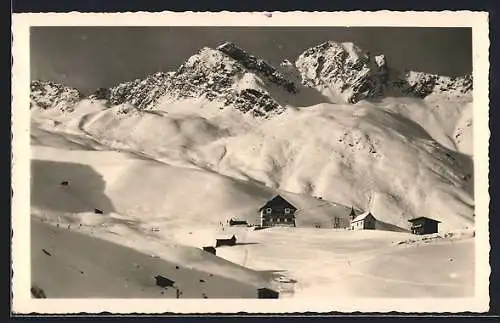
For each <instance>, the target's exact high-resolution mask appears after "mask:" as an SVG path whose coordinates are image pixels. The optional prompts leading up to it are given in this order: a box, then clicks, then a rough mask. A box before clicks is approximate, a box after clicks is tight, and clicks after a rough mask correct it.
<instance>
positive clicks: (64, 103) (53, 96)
mask: <svg viewBox="0 0 500 323" xmlns="http://www.w3.org/2000/svg"><path fill="white" fill-rule="evenodd" d="M30 89H31V91H30V108H33V107H35V106H38V107H40V108H42V109H54V108H55V109H59V110H61V111H72V109H73V107H74V106H75V104H76V103H78V101H80V100H81V99H82V97H83V96H82V94H81V93H80V92H79V91H78V90H77V89H75V88H71V87H68V86H65V85H62V84H58V83H55V82H51V81H40V80H35V81H32V82H31V84H30Z"/></svg>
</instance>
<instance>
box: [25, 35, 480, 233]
mask: <svg viewBox="0 0 500 323" xmlns="http://www.w3.org/2000/svg"><path fill="white" fill-rule="evenodd" d="M471 89H472V79H471V78H470V77H468V76H465V77H455V78H452V77H443V76H436V75H430V74H426V73H420V72H408V73H401V72H399V71H395V70H393V69H391V68H390V66H389V62H387V61H386V59H385V58H384V56H383V55H377V56H371V55H370V54H368V53H366V52H364V51H363V50H361V49H360V48H358V47H357V46H355V45H354V44H352V43H335V42H327V43H324V44H321V45H319V46H316V47H313V48H310V49H308V50H306V51H305V52H304V53H303V54H301V55H300V56H299V57H298V58H297V60H296V61H295V65H294V64H292V63H291V61H290V60H285V61H283V62H282V64H280V66H278V67H273V66H271V65H270V64H269V63H267V62H266V61H264V60H263V59H260V58H257V57H255V56H252V55H251V54H249V53H247V52H246V51H244V50H243V49H241V48H238V47H237V46H236V45H235V44H233V43H224V44H222V45H221V46H219V47H217V48H215V49H212V48H203V49H201V50H200V51H199V52H198V53H196V54H195V55H193V56H191V57H190V58H188V59H187V61H186V62H185V63H184V64H183V65H182V66H180V67H179V69H178V70H176V71H174V72H169V73H163V72H162V73H156V74H153V75H150V76H148V77H146V78H144V79H142V80H135V81H132V82H127V83H122V84H119V85H117V86H116V87H113V88H111V89H100V90H98V91H96V93H94V94H93V95H91V96H90V97H89V98H87V99H85V100H82V101H80V102H79V103H78V104H76V105H75V106H73V108H72V109H73V110H74V111H73V112H71V113H68V112H64V111H63V112H61V113H60V114H59V115H55V114H54V113H51V114H48V113H46V108H44V106H45V105H44V106H41V108H40V109H32V111H33V112H32V115H33V119H34V121H35V122H36V123H38V124H39V125H41V126H43V127H45V129H46V130H47V129H48V130H50V131H55V130H57V131H62V132H68V131H72V132H73V133H75V132H77V131H80V132H82V133H83V134H85V136H90V137H91V138H92V139H93V140H95V141H97V142H100V143H101V144H104V145H107V146H109V147H111V148H113V149H127V150H129V151H134V152H139V153H141V154H145V155H148V156H150V157H152V158H154V159H158V160H161V161H162V162H165V163H168V164H170V165H171V166H176V167H189V168H195V169H197V170H201V171H205V172H210V173H216V174H219V175H223V176H227V177H229V178H233V179H237V180H239V181H241V180H243V181H248V182H254V183H259V185H261V184H265V185H266V186H268V187H272V188H274V189H279V190H282V191H288V192H291V193H296V194H302V195H305V196H308V195H309V196H311V195H314V196H322V197H323V198H324V199H325V200H328V201H332V202H336V203H339V204H342V205H345V206H350V205H353V206H355V207H356V208H358V209H362V210H367V209H370V210H371V211H372V213H373V214H374V215H375V216H376V217H377V218H379V219H380V220H382V221H385V222H387V223H390V224H393V225H396V226H400V227H406V226H407V220H408V219H409V218H411V217H415V216H420V215H427V216H430V217H433V218H437V219H438V220H441V221H443V227H445V228H456V227H464V226H469V225H471V224H473V222H474V216H473V214H474V200H473V192H472V187H473V172H472V161H471V158H470V155H471V154H472V147H471V143H472V140H471V131H470V129H471V126H472V119H471V116H472V114H471V111H472V110H471V109H472V93H471V92H472V91H471ZM32 95H34V97H32V104H33V105H34V106H36V105H37V102H46V101H48V102H60V101H58V98H57V96H56V97H54V96H47V97H45V96H44V94H43V93H40V92H34V94H32ZM35 98H36V100H35ZM103 103H105V104H103ZM47 119H51V120H55V121H58V122H57V123H56V124H57V126H56V127H55V128H54V127H52V128H50V127H51V126H50V123H46V122H45V121H46V120H47ZM201 178H202V177H200V180H201ZM237 187H240V185H239V186H238V185H237ZM191 189H192V190H193V191H196V190H197V187H196V186H195V185H193V186H192V187H191ZM256 190H257V189H256ZM256 190H255V191H256ZM259 194H261V193H259ZM176 211H178V212H181V213H182V212H183V210H182V209H177V210H176Z"/></svg>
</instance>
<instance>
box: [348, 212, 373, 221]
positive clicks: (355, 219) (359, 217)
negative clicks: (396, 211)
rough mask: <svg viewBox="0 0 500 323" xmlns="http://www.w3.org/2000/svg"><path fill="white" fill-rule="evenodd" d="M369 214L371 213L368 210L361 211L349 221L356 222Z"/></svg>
mask: <svg viewBox="0 0 500 323" xmlns="http://www.w3.org/2000/svg"><path fill="white" fill-rule="evenodd" d="M370 214H371V213H370V211H367V212H364V213H361V214H360V215H358V216H357V217H355V218H354V219H353V220H352V221H351V222H358V221H361V220H364V219H365V218H366V217H367V216H368V215H370Z"/></svg>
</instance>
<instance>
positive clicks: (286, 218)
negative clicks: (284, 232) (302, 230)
mask: <svg viewBox="0 0 500 323" xmlns="http://www.w3.org/2000/svg"><path fill="white" fill-rule="evenodd" d="M260 219H261V221H260V225H261V226H263V227H265V226H292V227H294V226H295V215H294V212H293V210H290V213H285V211H284V210H280V209H272V210H271V212H270V213H267V212H266V209H263V210H261V211H260Z"/></svg>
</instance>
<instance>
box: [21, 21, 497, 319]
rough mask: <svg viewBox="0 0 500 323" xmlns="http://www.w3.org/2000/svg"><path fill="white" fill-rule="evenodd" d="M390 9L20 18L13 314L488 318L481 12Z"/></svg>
mask: <svg viewBox="0 0 500 323" xmlns="http://www.w3.org/2000/svg"><path fill="white" fill-rule="evenodd" d="M404 14H405V13H400V14H398V15H395V16H394V22H395V23H393V24H390V25H389V26H385V25H384V21H386V22H387V21H388V20H391V19H385V20H384V18H383V17H384V16H383V15H382V14H376V13H373V14H372V15H370V13H364V14H363V13H358V15H360V17H359V18H358V19H357V20H356V19H355V18H354V17H355V16H354V15H348V14H344V15H345V16H346V17H347V18H348V19H347V20H348V21H346V23H345V24H342V20H341V19H340V18H341V17H342V14H341V13H337V14H336V15H335V14H334V13H330V16H329V15H328V14H327V13H324V14H323V15H321V14H317V19H315V14H314V13H308V14H305V13H304V15H303V16H301V14H300V13H294V14H288V13H251V14H245V13H238V14H236V13H225V15H228V16H230V17H232V18H231V19H228V20H227V22H228V23H227V25H225V24H224V19H223V14H220V15H221V16H220V17H219V18H218V17H217V14H215V13H213V14H203V13H191V14H190V15H191V20H190V21H191V22H192V24H191V25H190V24H189V23H188V22H186V19H185V18H183V19H181V18H182V16H179V17H178V18H176V14H173V13H171V14H170V15H169V14H163V15H162V14H158V16H157V17H158V18H157V19H156V18H155V15H154V14H149V15H147V14H146V15H144V14H143V15H142V16H141V14H130V13H129V14H124V15H123V16H120V15H114V16H110V20H109V21H107V20H106V16H107V15H105V14H104V15H100V16H94V17H93V18H92V19H93V20H90V17H91V15H85V14H81V15H80V14H77V13H71V14H50V15H51V16H50V17H49V16H48V15H49V14H47V17H46V18H45V19H44V17H43V16H44V15H43V14H39V15H36V14H34V15H25V16H20V17H19V19H18V20H17V22H18V25H17V26H18V27H19V29H13V31H14V38H13V41H14V48H13V51H14V69H13V80H14V81H13V89H14V92H13V93H14V101H13V106H12V114H13V127H17V131H16V130H14V131H13V134H14V137H13V149H14V155H13V158H14V177H13V181H18V182H17V185H16V183H13V199H14V204H15V203H18V205H19V206H18V209H17V211H16V212H15V214H14V213H13V214H12V217H13V232H14V236H13V241H14V242H13V250H14V252H17V253H18V256H16V257H17V258H16V257H14V264H13V266H14V267H13V268H14V269H13V272H14V277H13V280H14V287H13V288H14V299H16V295H17V299H18V301H19V308H20V309H22V310H25V311H27V312H33V311H35V312H37V311H40V310H43V308H44V305H43V303H42V302H50V303H47V304H51V305H50V308H51V309H54V308H55V307H59V308H58V309H57V310H55V311H57V312H59V313H64V311H65V310H69V309H70V308H72V307H71V306H69V305H68V306H69V307H68V306H66V305H62V304H64V302H70V303H71V302H72V301H73V303H71V304H75V302H76V303H77V304H76V305H74V306H76V307H73V308H75V311H77V309H79V310H78V311H86V312H88V311H91V309H89V308H87V307H82V306H84V305H85V304H86V305H89V304H92V301H93V300H94V302H95V303H94V305H95V306H98V307H99V309H100V310H105V309H106V310H108V311H110V312H112V311H113V310H112V309H116V306H119V305H120V304H122V307H123V308H122V309H121V312H127V311H132V310H133V311H134V312H140V311H141V307H138V306H141V304H142V305H144V306H151V304H152V303H151V304H149V305H148V304H146V303H147V302H145V301H144V299H152V301H154V302H160V301H161V302H165V304H176V305H165V306H163V307H158V308H156V311H160V312H163V311H165V309H166V308H168V309H169V311H171V312H175V311H176V310H180V308H181V307H182V304H191V305H190V306H194V305H193V304H197V305H196V306H198V307H197V308H196V309H195V308H193V310H192V311H194V312H200V311H202V310H203V311H209V312H210V310H215V309H216V308H218V309H219V310H218V311H219V312H221V311H223V310H220V307H217V306H219V305H216V304H222V303H221V302H226V304H236V303H234V302H235V301H237V300H240V301H239V304H241V303H243V305H241V306H236V305H235V306H231V308H229V309H227V311H228V312H231V311H245V310H248V311H257V312H258V311H264V312H272V311H273V308H276V309H280V311H291V312H297V311H305V310H306V309H308V308H311V309H315V307H314V306H319V305H318V304H320V303H322V304H326V305H324V306H327V307H321V308H320V309H318V308H316V310H317V311H320V310H321V309H324V308H327V309H329V310H330V311H332V310H339V311H348V312H353V311H364V310H368V309H371V310H375V311H384V310H399V311H411V312H414V311H418V310H419V309H418V308H416V307H418V306H422V308H421V309H420V310H424V309H425V308H423V307H425V306H426V305H425V304H427V306H428V308H427V309H429V310H432V311H441V309H442V310H443V311H444V310H447V311H451V310H452V309H450V308H451V307H450V306H456V307H457V310H469V311H475V310H476V311H477V310H478V309H482V310H487V308H488V275H489V267H488V255H489V242H488V227H487V225H488V216H489V215H488V213H489V212H488V200H489V196H488V159H487V150H488V136H489V130H488V121H487V118H488V109H489V108H488V99H487V95H488V92H487V91H488V74H487V73H488V67H487V66H488V52H487V50H488V36H487V14H482V15H481V14H480V13H476V14H473V13H470V16H467V15H465V14H464V13H462V14H463V15H465V16H460V15H458V14H457V15H456V16H454V14H453V12H448V13H447V14H445V13H442V16H441V17H442V18H440V16H439V15H437V13H436V14H434V15H432V14H431V13H422V14H421V15H420V14H416V13H406V15H407V17H406V18H407V19H405V17H404ZM426 14H427V15H430V16H428V18H425V17H426V16H425V15H426ZM71 15H73V16H71ZM127 15H128V16H127ZM134 15H136V16H137V20H134V19H130V17H131V16H132V17H133V16H134ZM178 15H181V14H178ZM386 15H389V16H386V17H388V18H389V17H390V13H386ZM447 15H448V16H447ZM419 16H422V18H420V19H422V22H423V23H422V25H418V24H416V23H415V22H416V21H418V20H417V19H418V17H419ZM31 17H32V19H31ZM59 17H60V18H61V19H60V21H59V22H58V20H57V19H56V18H59ZM238 17H240V18H238ZM370 17H373V19H374V21H373V23H372V24H370V20H369V18H370ZM464 17H465V18H467V17H468V18H467V19H465V18H464ZM14 18H16V17H14ZM204 18H206V19H207V21H206V23H203V24H202V21H203V19H204ZM446 18H449V19H450V23H449V25H446ZM245 19H247V20H245ZM287 19H289V20H288V21H287ZM300 19H303V22H302V23H298V21H299V20H300ZM335 19H337V20H335ZM332 20H333V21H332ZM90 21H94V22H95V23H93V24H91V23H90ZM152 21H155V22H156V23H154V24H153V23H152ZM178 21H183V23H180V24H179V23H176V22H178ZM325 21H326V23H325ZM328 21H329V23H330V25H329V24H328ZM353 21H354V22H357V24H355V23H352V22H353ZM404 21H408V25H404V24H403V23H401V25H397V22H404ZM456 21H461V22H462V24H463V26H462V25H459V24H457V23H456ZM287 22H288V23H287ZM322 22H323V23H322ZM424 22H425V23H424ZM14 23H16V21H15V20H14ZM332 23H336V24H335V25H331V24H332ZM433 23H434V24H435V26H432V24H433ZM429 24H430V25H429ZM14 26H16V25H15V24H14ZM482 26H483V27H484V26H485V27H484V28H486V30H484V29H481V27H482ZM16 30H17V31H18V34H17V38H16ZM16 41H17V48H16ZM16 53H18V54H19V56H18V61H17V65H16V56H15V55H16ZM19 62H21V63H19ZM16 115H17V117H16ZM16 136H17V137H16ZM16 167H17V169H16ZM16 193H19V194H16ZM16 199H18V200H17V202H16ZM14 210H16V208H14ZM21 232H23V233H21ZM20 235H21V237H20ZM21 245H22V246H21ZM27 251H29V252H27ZM16 259H17V260H16ZM16 265H17V266H19V268H21V267H22V268H24V270H25V271H26V274H22V275H19V274H18V275H17V277H16ZM82 299H83V301H82V302H80V303H78V302H77V301H78V300H82ZM243 299H244V300H243ZM252 299H274V300H273V301H270V300H261V301H258V302H256V303H255V302H252ZM111 300H115V303H114V304H115V305H113V306H114V307H110V308H111V309H110V308H106V307H102V306H105V305H97V304H107V303H106V302H107V301H111ZM132 301H133V302H136V303H134V304H135V305H134V304H132V303H131V302H132ZM184 301H185V302H189V303H183V302H184ZM194 301H197V303H194ZM23 302H25V303H24V304H25V305H21V303H23ZM29 302H32V303H29ZM148 302H149V300H148ZM168 302H170V303H168ZM172 302H174V303H172ZM363 302H365V303H363ZM14 304H15V302H14ZM26 304H31V305H26ZM36 304H38V305H36ZM57 304H61V305H57ZM68 304H69V303H68ZM124 304H128V305H127V306H125V305H124ZM155 304H163V303H155ZM207 304H212V305H210V306H208V305H207ZM250 304H254V305H250ZM259 304H260V305H259ZM280 304H285V305H283V307H280ZM286 304H301V305H300V307H298V308H295V309H294V307H293V306H291V305H290V306H287V305H286ZM363 304H365V305H363ZM366 304H368V305H366ZM419 304H420V305H419ZM440 304H443V305H442V306H443V307H440ZM446 304H447V305H446ZM460 304H461V305H460ZM86 305H85V306H86ZM30 306H31V307H30ZM72 306H73V305H72ZM169 306H170V307H169ZM220 306H222V305H220ZM307 306H310V307H307ZM374 306H376V308H375V307H374ZM47 308H48V307H47ZM377 309H378V310H377Z"/></svg>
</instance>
